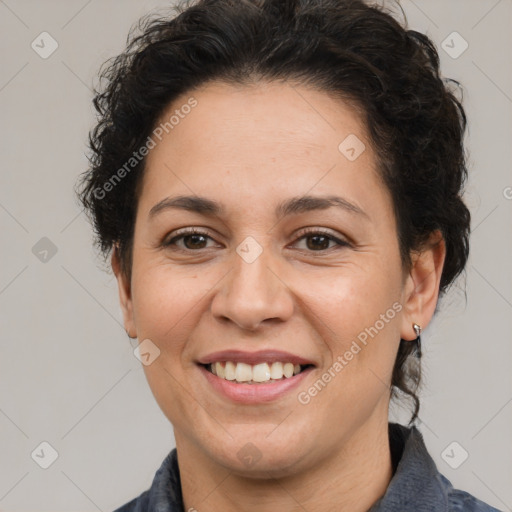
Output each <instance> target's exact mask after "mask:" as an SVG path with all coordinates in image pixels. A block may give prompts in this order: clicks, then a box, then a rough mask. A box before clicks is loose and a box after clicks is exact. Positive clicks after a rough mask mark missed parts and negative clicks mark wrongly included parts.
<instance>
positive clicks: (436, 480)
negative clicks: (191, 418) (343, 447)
mask: <svg viewBox="0 0 512 512" xmlns="http://www.w3.org/2000/svg"><path fill="white" fill-rule="evenodd" d="M389 443H390V449H391V456H392V460H393V466H394V474H393V478H392V479H391V482H390V483H389V486H388V488H387V490H386V493H385V494H384V496H382V497H381V498H380V499H379V500H378V501H377V502H376V503H375V504H374V505H373V506H372V507H371V508H370V510H369V511H368V512H411V511H414V512H432V511H436V512H437V511H439V512H500V511H499V510H498V509H496V508H494V507H491V506H490V505H487V504H486V503H484V502H482V501H480V500H478V499H477V498H475V497H474V496H471V495H470V494H468V493H467V492H464V491H460V490H457V489H454V488H453V486H452V484H451V483H450V482H449V480H448V479H447V478H445V477H444V476H443V475H441V473H439V471H438V470H437V468H436V465H435V463H434V461H433V459H432V457H431V456H430V455H429V454H428V452H427V449H426V447H425V443H424V441H423V436H422V435H421V433H420V432H419V430H418V429H417V428H416V427H412V428H407V427H404V426H402V425H398V424H396V423H390V424H389ZM114 512H185V510H184V505H183V496H182V494H181V485H180V473H179V467H178V459H177V452H176V449H173V450H172V451H171V452H170V453H169V454H168V455H167V457H166V458H165V460H164V461H163V463H162V465H161V466H160V468H159V469H158V471H157V472H156V474H155V477H154V479H153V483H152V484H151V487H150V488H149V489H148V490H147V491H145V492H143V493H142V494H141V495H140V496H138V497H137V498H134V499H133V500H132V501H130V502H128V503H126V504H125V505H123V506H122V507H120V508H118V509H116V510H115V511H114Z"/></svg>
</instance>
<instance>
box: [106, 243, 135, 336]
mask: <svg viewBox="0 0 512 512" xmlns="http://www.w3.org/2000/svg"><path fill="white" fill-rule="evenodd" d="M111 264H112V270H113V271H114V274H115V276H116V279H117V287H118V289H119V303H120V305H121V310H122V312H123V319H124V329H125V331H126V333H127V334H128V336H129V337H130V338H136V337H137V330H136V329H135V322H134V318H133V303H132V297H131V283H130V282H129V281H128V278H127V276H125V274H124V272H123V271H122V270H121V261H120V258H119V247H118V246H117V245H114V250H113V251H112V259H111Z"/></svg>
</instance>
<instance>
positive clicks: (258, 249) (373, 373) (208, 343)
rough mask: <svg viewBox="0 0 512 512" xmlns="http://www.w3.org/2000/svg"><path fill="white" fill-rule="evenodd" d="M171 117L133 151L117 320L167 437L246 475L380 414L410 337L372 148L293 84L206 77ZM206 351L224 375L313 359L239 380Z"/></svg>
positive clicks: (324, 447)
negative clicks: (129, 243) (138, 175)
mask: <svg viewBox="0 0 512 512" xmlns="http://www.w3.org/2000/svg"><path fill="white" fill-rule="evenodd" d="M192 96H193V99H191V97H192ZM196 102H197V103H196ZM184 105H193V107H191V108H187V107H185V108H183V106H184ZM176 110H178V112H176ZM173 114H174V115H175V118H174V119H173V121H172V122H171V123H172V129H171V128H169V126H170V125H169V124H168V125H167V132H168V133H166V130H161V129H160V130H159V131H157V132H154V133H158V135H159V137H155V136H153V140H154V142H155V143H156V145H155V147H153V149H151V151H150V154H149V155H148V157H147V166H146V171H145V175H144V181H143V188H142V192H141V195H140V200H139V204H138V211H137V217H136V225H135V233H134V245H133V267H132V280H131V283H126V281H124V280H123V278H122V276H120V275H119V273H118V274H117V276H118V279H119V284H120V293H121V302H122V304H123V310H124V314H125V326H126V328H127V329H128V331H129V334H130V335H131V336H137V337H138V339H139V341H140V342H143V341H144V340H150V341H144V343H145V344H144V345H142V346H141V347H142V352H144V353H146V352H147V355H146V356H145V363H146V364H145V365H144V370H145V373H146V376H147V379H148V382H149V385H150V387H151V389H152V392H153V393H154V396H155V398H156V400H157V402H158V404H159V406H160V407H161V409H162V411H163V412H164V413H165V415H166V416H167V418H168V419H169V420H170V422H171V423H172V424H173V426H174V432H175V437H176V442H177V445H178V449H180V445H182V446H185V445H186V446H187V447H188V448H187V450H191V451H194V452H195V453H196V454H200V455H202V456H203V457H204V458H205V460H209V461H211V462H212V463H214V464H215V463H217V464H220V465H222V466H224V467H226V468H230V469H232V470H235V471H238V472H242V473H247V474H252V475H257V474H258V473H259V472H265V473H266V474H269V473H271V474H273V475H278V474H286V473H287V472H288V468H293V469H289V471H298V470H300V468H301V467H304V468H306V467H311V466H312V465H313V464H315V463H317V462H319V461H320V460H322V459H325V458H326V457H329V456H330V455H331V454H334V453H339V452H340V451H341V450H347V449H349V445H350V443H349V441H350V440H351V439H354V436H357V435H359V434H361V433H362V432H366V435H368V434H369V433H370V432H371V431H372V429H375V428H382V425H383V424H385V425H387V414H388V402H389V388H390V382H391V372H392V368H393V363H394V360H395V357H396V352H397V349H398V344H399V341H400V337H401V336H402V337H403V338H405V339H414V338H415V336H414V331H413V330H412V321H414V320H415V319H412V320H411V318H410V316H409V315H408V313H407V312H408V308H407V307H406V303H407V300H408V298H409V296H410V295H411V292H412V290H413V288H414V283H413V282H412V280H411V279H410V276H409V275H407V274H404V273H403V269H402V265H401V261H400V255H399V247H398V239H397V232H396V224H395V219H394V216H393V210H392V202H391V198H390V196H389V194H388V191H387V189H386V188H385V186H384V185H383V183H382V182H381V180H380V178H379V175H378V173H377V160H376V155H375V153H374V151H373V150H372V148H371V147H370V142H369V140H368V137H367V134H366V131H365V128H364V125H363V124H362V121H361V119H360V117H359V115H358V114H357V113H356V112H355V111H354V110H353V109H351V108H349V106H348V105H346V104H344V103H343V102H341V101H340V100H336V99H333V98H331V97H329V96H328V95H326V94H325V93H322V92H318V91H313V90H311V89H307V88H304V87H302V86H297V87H292V86H290V85H287V84H275V83H274V84H264V83H259V84H258V85H256V86H253V87H240V88H233V87H232V86H228V85H225V84H221V83H210V84H208V85H206V86H203V87H202V88H200V89H198V90H195V91H193V93H190V94H187V95H184V96H183V97H182V98H180V99H179V100H178V101H175V102H174V103H173V104H172V106H170V107H169V108H168V109H167V111H166V112H165V114H164V115H163V116H162V118H161V120H162V121H163V122H165V121H168V120H169V119H170V117H171V116H172V115H173ZM177 119H179V121H176V120H177ZM162 133H163V136H162ZM159 138H161V140H159ZM340 144H341V145H340ZM181 196H186V197H189V198H190V199H188V200H185V199H181V201H180V202H179V203H176V204H175V205H174V206H172V205H171V204H170V201H171V200H173V199H176V198H178V197H181ZM199 198H201V199H204V200H206V201H208V204H207V205H204V204H203V203H200V202H199V201H198V199H199ZM327 198H330V200H331V206H330V207H326V206H325V204H324V203H327V201H326V200H327ZM335 198H339V199H335ZM162 201H168V203H167V204H166V203H162ZM210 203H212V204H213V203H215V205H216V208H217V210H216V211H214V210H213V208H211V204H210ZM156 205H159V206H158V207H157V208H155V206H156ZM322 205H324V207H321V206H322ZM152 209H153V210H152ZM193 229H195V230H197V231H199V232H200V233H201V234H200V235H197V234H196V235H192V236H191V235H190V234H189V235H187V232H188V231H189V230H193ZM319 231H320V233H319ZM179 235H182V236H179ZM418 323H421V322H418ZM158 350H159V351H160V352H159V354H158ZM221 351H236V352H232V353H230V354H217V353H218V352H221ZM264 351H267V353H264ZM276 351H281V352H285V353H287V354H282V353H276ZM212 360H215V361H220V362H221V366H222V367H223V368H224V371H225V372H228V373H229V372H230V371H231V370H232V369H233V368H234V369H235V376H236V377H237V378H238V379H244V378H245V379H246V378H248V375H249V376H251V377H254V379H258V380H262V379H265V378H267V377H268V373H267V372H268V371H270V370H272V368H273V370H272V371H276V372H278V371H279V370H280V366H279V364H274V365H272V363H276V362H281V363H290V362H291V363H294V364H297V362H298V363H301V362H302V363H303V364H305V363H309V364H311V365H313V366H312V367H309V369H307V370H306V371H304V372H301V373H299V374H297V375H295V376H293V377H283V378H282V380H279V381H277V375H278V373H272V375H273V376H275V377H276V382H272V383H267V384H261V383H254V384H247V383H238V382H236V381H233V380H226V378H221V376H216V375H214V374H212V373H210V372H209V371H208V369H207V368H205V367H204V366H202V365H201V364H200V363H207V362H209V361H212ZM226 361H231V362H233V363H234V366H232V365H231V364H229V365H228V366H229V369H228V368H225V367H224V363H225V362H226ZM238 361H240V362H245V363H246V364H247V363H250V362H252V363H254V364H256V363H258V368H256V369H254V367H253V366H246V364H245V365H244V364H240V365H238V366H239V368H236V366H237V362H238ZM147 363H150V364H147ZM265 363H268V364H269V366H268V368H267V367H266V366H265ZM287 368H288V369H289V368H290V366H289V365H288V366H287ZM283 369H284V370H286V367H283ZM251 370H252V371H253V372H254V373H248V374H247V373H244V372H246V371H249V372H250V371H251ZM294 370H295V366H294ZM219 372H222V370H219ZM244 375H245V376H244ZM229 377H230V378H232V377H233V375H231V374H230V373H229ZM315 383H316V384H315ZM260 386H261V388H259V387H260ZM262 474H263V473H262Z"/></svg>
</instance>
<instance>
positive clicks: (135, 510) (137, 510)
mask: <svg viewBox="0 0 512 512" xmlns="http://www.w3.org/2000/svg"><path fill="white" fill-rule="evenodd" d="M148 495H149V491H144V492H143V493H142V494H141V495H140V496H138V497H137V498H134V499H133V500H131V501H129V502H128V503H125V504H124V505H123V506H121V507H119V508H116V509H115V510H114V512H145V511H146V510H148Z"/></svg>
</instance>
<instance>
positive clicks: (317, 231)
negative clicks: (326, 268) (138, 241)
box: [162, 228, 351, 253]
mask: <svg viewBox="0 0 512 512" xmlns="http://www.w3.org/2000/svg"><path fill="white" fill-rule="evenodd" d="M193 235H202V236H204V237H207V238H210V239H212V240H213V238H212V237H210V235H209V234H208V233H207V232H205V231H201V230H199V229H197V228H192V229H188V228H187V229H184V230H178V231H177V232H176V234H175V236H174V237H173V238H171V239H170V240H168V241H165V240H164V242H163V243H162V247H164V248H170V247H171V246H173V245H176V244H175V242H176V241H177V240H180V239H182V238H185V237H186V236H193ZM313 235H321V236H324V237H326V238H328V239H329V240H330V241H332V242H335V243H336V244H337V245H338V248H340V247H350V246H351V244H350V243H349V242H347V241H345V240H340V239H339V238H337V237H335V236H333V235H332V233H330V232H328V231H326V230H323V229H319V228H317V229H310V230H302V231H300V232H299V233H298V235H297V237H298V238H297V240H296V241H299V240H302V239H305V238H307V237H308V236H313ZM330 249H333V248H332V247H331V248H329V249H321V250H318V251H313V250H309V251H308V252H313V253H322V252H324V253H325V252H327V251H329V250H330ZM175 250H177V251H180V252H187V253H190V252H198V251H200V250H201V249H197V250H194V249H182V248H181V247H177V248H176V249H175Z"/></svg>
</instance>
